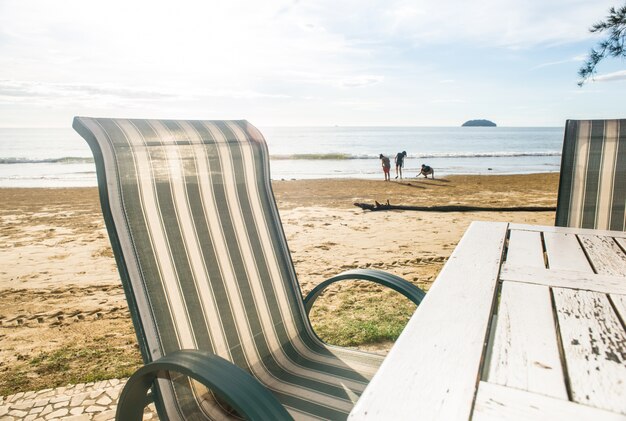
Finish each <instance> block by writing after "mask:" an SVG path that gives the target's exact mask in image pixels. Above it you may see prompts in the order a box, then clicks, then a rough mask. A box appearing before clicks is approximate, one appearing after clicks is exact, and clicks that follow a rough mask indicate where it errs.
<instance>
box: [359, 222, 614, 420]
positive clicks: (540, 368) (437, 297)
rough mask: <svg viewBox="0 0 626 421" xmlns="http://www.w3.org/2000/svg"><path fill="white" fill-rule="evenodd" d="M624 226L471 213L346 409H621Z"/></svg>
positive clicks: (609, 414) (610, 415)
mask: <svg viewBox="0 0 626 421" xmlns="http://www.w3.org/2000/svg"><path fill="white" fill-rule="evenodd" d="M625 250H626V233H625V232H613V231H595V230H582V229H572V228H556V227H539V226H531V225H517V224H507V223H501V222H499V223H491V222H474V223H472V225H471V226H470V228H469V229H468V230H467V232H466V233H465V235H464V236H463V239H462V240H461V242H460V243H459V245H458V246H457V248H456V249H455V251H454V253H453V254H452V256H451V257H450V259H449V261H448V263H447V264H446V265H445V267H444V268H443V269H442V271H441V273H440V275H439V276H438V278H437V280H436V281H435V283H434V284H433V286H432V288H431V289H430V291H429V292H428V294H427V295H426V298H425V299H424V301H423V302H422V304H421V305H420V306H419V307H418V309H417V311H416V312H415V314H414V315H413V317H412V318H411V320H410V321H409V323H408V325H407V327H406V328H405V330H404V332H403V333H402V335H401V336H400V338H398V341H397V342H396V344H395V345H394V347H393V348H392V349H391V351H390V353H389V355H388V356H387V358H386V359H385V361H384V362H383V364H382V366H381V367H380V369H379V372H378V373H377V374H376V376H375V377H374V379H373V380H372V382H371V383H370V384H369V386H368V387H367V388H366V390H365V392H364V393H363V395H362V396H361V398H360V399H359V401H358V402H357V404H356V406H355V407H354V409H353V411H352V412H351V414H350V417H349V419H350V420H408V419H415V420H469V419H471V420H474V421H478V420H528V419H541V420H544V419H545V420H578V419H593V420H594V421H600V420H625V419H626V329H625V322H626V252H625Z"/></svg>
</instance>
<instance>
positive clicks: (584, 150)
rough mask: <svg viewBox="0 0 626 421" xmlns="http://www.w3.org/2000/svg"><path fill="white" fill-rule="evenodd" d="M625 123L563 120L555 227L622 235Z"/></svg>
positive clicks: (625, 192) (625, 190)
mask: <svg viewBox="0 0 626 421" xmlns="http://www.w3.org/2000/svg"><path fill="white" fill-rule="evenodd" d="M625 207H626V119H622V120H567V123H566V124H565V139H564V141H563V155H562V158H561V179H560V181H559V195H558V201H557V209H556V225H557V226H561V227H577V228H593V229H604V230H615V231H624V230H626V213H625V212H624V209H625Z"/></svg>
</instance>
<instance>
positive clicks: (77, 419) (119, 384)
mask: <svg viewBox="0 0 626 421" xmlns="http://www.w3.org/2000/svg"><path fill="white" fill-rule="evenodd" d="M125 383H126V379H122V380H118V379H112V380H104V381H101V382H95V383H81V384H76V385H68V386H66V387H59V388H57V389H44V390H39V391H36V392H20V393H16V394H15V395H10V396H0V420H1V421H17V420H24V421H40V420H41V421H54V420H63V421H108V420H114V419H115V410H116V409H117V399H118V397H119V395H120V392H121V391H122V388H123V387H124V384H125ZM143 419H144V420H158V417H157V415H156V411H155V410H154V405H153V404H151V405H149V406H148V407H147V408H146V410H145V411H144V416H143Z"/></svg>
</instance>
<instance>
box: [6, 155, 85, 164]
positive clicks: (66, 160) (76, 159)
mask: <svg viewBox="0 0 626 421" xmlns="http://www.w3.org/2000/svg"><path fill="white" fill-rule="evenodd" d="M91 163H93V158H91V157H80V156H63V157H61V158H13V157H9V158H0V164H91Z"/></svg>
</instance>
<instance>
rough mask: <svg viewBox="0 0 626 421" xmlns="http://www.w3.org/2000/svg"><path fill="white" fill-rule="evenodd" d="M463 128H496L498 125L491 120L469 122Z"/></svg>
mask: <svg viewBox="0 0 626 421" xmlns="http://www.w3.org/2000/svg"><path fill="white" fill-rule="evenodd" d="M461 127H496V123H494V122H493V121H489V120H468V121H466V122H465V123H463V124H462V125H461Z"/></svg>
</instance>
